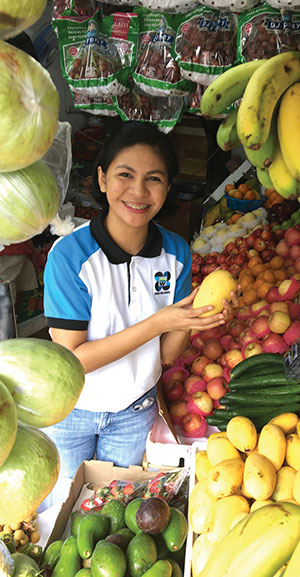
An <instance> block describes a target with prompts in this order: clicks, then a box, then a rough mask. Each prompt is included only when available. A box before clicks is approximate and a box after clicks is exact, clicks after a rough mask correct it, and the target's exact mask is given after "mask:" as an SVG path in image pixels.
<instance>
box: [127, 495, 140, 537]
mask: <svg viewBox="0 0 300 577" xmlns="http://www.w3.org/2000/svg"><path fill="white" fill-rule="evenodd" d="M142 501H143V499H142V498H141V497H137V498H136V499H133V500H132V501H130V502H129V503H128V505H127V507H126V509H125V523H126V525H127V527H128V529H130V531H133V533H135V534H138V533H141V532H142V531H141V529H140V528H139V527H138V524H137V522H136V513H137V510H138V508H139V506H140V504H141V502H142Z"/></svg>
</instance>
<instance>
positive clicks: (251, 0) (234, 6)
mask: <svg viewBox="0 0 300 577" xmlns="http://www.w3.org/2000/svg"><path fill="white" fill-rule="evenodd" d="M259 2H260V0H199V4H203V5H204V6H209V7H210V8H214V9H216V10H231V12H245V11H246V10H250V8H253V7H254V6H257V4H259ZM279 2H280V0H279Z"/></svg>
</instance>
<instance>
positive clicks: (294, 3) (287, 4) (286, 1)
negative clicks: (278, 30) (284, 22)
mask: <svg viewBox="0 0 300 577" xmlns="http://www.w3.org/2000/svg"><path fill="white" fill-rule="evenodd" d="M268 4H269V5H270V6H272V7H273V8H278V10H282V9H286V10H300V2H299V0H269V2H268Z"/></svg>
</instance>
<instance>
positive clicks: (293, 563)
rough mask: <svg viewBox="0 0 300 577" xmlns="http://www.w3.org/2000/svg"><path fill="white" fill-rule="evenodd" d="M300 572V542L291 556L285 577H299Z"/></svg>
mask: <svg viewBox="0 0 300 577" xmlns="http://www.w3.org/2000/svg"><path fill="white" fill-rule="evenodd" d="M299 572H300V541H299V543H298V545H297V547H296V549H295V550H294V553H293V555H292V556H291V558H290V560H289V563H288V566H287V568H286V570H285V573H284V577H299Z"/></svg>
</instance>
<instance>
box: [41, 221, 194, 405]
mask: <svg viewBox="0 0 300 577" xmlns="http://www.w3.org/2000/svg"><path fill="white" fill-rule="evenodd" d="M105 215H106V212H105V211H104V210H102V211H101V212H100V213H99V215H97V216H96V217H95V218H93V219H92V220H91V221H90V222H88V223H85V224H83V225H81V226H79V227H78V228H76V229H75V230H74V231H73V232H72V233H71V234H70V235H68V236H65V237H62V238H59V239H58V240H57V241H56V242H55V243H54V244H53V246H52V248H51V250H50V252H49V254H48V259H47V264H46V267H45V274H44V282H45V291H44V310H45V316H46V317H47V320H48V325H49V327H53V328H60V329H66V330H86V331H87V340H88V341H93V340H96V339H101V338H105V337H107V336H109V335H112V334H114V333H117V332H119V331H122V330H123V329H126V328H127V327H130V326H132V325H134V324H136V323H138V322H140V321H142V320H144V319H146V318H148V317H149V316H150V315H153V314H154V313H156V312H157V311H158V310H159V309H161V308H163V307H165V306H168V305H171V304H173V303H174V302H177V301H179V300H181V299H182V298H184V297H186V296H187V295H189V294H190V291H191V252H190V248H189V245H188V243H187V242H186V241H185V240H184V239H183V238H182V237H181V236H179V235H178V234H176V233H174V232H171V231H167V230H166V229H164V228H163V227H161V226H159V225H157V224H155V223H154V222H152V221H151V222H150V223H149V227H148V236H147V239H146V242H145V244H144V246H143V248H142V249H141V251H140V252H139V253H138V254H137V255H136V256H132V255H130V254H128V253H127V252H125V251H124V250H122V249H121V248H120V247H119V246H118V245H117V244H116V243H115V242H114V241H113V240H112V238H111V237H110V235H109V234H108V232H107V230H106V228H105V226H104V219H105ZM161 371H162V366H161V358H160V337H159V336H158V337H155V338H152V339H151V340H150V341H149V342H147V343H145V344H144V345H142V346H140V347H138V348H137V349H136V350H134V351H132V352H131V353H129V354H128V355H126V356H125V357H123V358H121V359H119V360H117V361H114V362H112V363H110V364H108V365H106V366H104V367H101V368H99V369H96V370H94V371H91V372H89V373H87V374H86V376H85V384H84V387H83V390H82V392H81V395H80V397H79V400H78V402H77V404H76V408H79V409H85V410H89V411H96V412H98V411H109V412H118V411H120V410H123V409H125V408H126V407H128V406H129V405H130V404H131V403H133V402H134V401H136V400H137V399H138V398H139V397H141V396H142V395H143V394H144V393H146V392H147V391H148V390H149V389H151V388H152V387H153V386H154V385H155V384H156V383H157V381H158V379H159V377H160V375H161Z"/></svg>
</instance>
